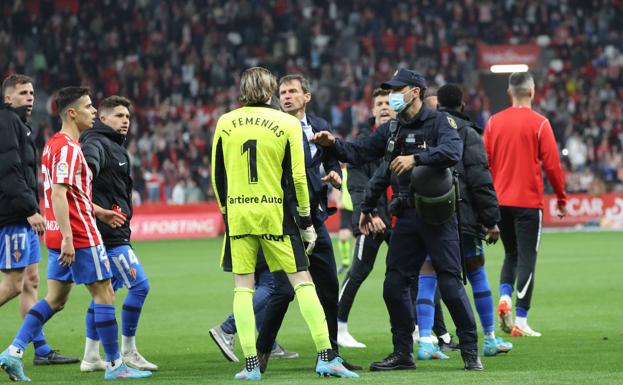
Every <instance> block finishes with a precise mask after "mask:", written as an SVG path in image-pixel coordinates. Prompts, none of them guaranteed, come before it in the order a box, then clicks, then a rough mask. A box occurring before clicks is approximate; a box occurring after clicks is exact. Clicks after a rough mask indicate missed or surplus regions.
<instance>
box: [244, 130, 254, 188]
mask: <svg viewBox="0 0 623 385" xmlns="http://www.w3.org/2000/svg"><path fill="white" fill-rule="evenodd" d="M245 152H248V155H247V160H248V162H249V183H250V184H254V183H257V140H256V139H249V140H247V141H246V142H244V143H243V144H242V155H244V153H245Z"/></svg>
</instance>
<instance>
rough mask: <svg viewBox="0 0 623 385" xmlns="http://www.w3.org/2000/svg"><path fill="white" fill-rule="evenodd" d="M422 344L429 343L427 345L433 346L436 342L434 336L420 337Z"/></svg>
mask: <svg viewBox="0 0 623 385" xmlns="http://www.w3.org/2000/svg"><path fill="white" fill-rule="evenodd" d="M420 342H427V343H430V344H432V343H433V342H434V340H433V337H432V336H428V337H420Z"/></svg>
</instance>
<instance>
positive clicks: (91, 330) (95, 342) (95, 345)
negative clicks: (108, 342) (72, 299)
mask: <svg viewBox="0 0 623 385" xmlns="http://www.w3.org/2000/svg"><path fill="white" fill-rule="evenodd" d="M85 318H86V326H87V338H86V341H85V343H84V360H85V361H89V362H95V361H96V360H98V359H99V358H100V336H99V335H98V334H97V329H96V328H95V304H94V303H93V300H92V299H91V303H89V308H88V309H87V315H86V317H85Z"/></svg>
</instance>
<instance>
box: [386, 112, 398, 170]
mask: <svg viewBox="0 0 623 385" xmlns="http://www.w3.org/2000/svg"><path fill="white" fill-rule="evenodd" d="M399 133H400V126H399V125H398V121H397V120H396V119H391V120H390V121H389V139H387V145H386V146H385V157H384V158H385V161H387V162H391V161H392V160H393V159H394V153H395V152H396V142H397V141H398V134H399Z"/></svg>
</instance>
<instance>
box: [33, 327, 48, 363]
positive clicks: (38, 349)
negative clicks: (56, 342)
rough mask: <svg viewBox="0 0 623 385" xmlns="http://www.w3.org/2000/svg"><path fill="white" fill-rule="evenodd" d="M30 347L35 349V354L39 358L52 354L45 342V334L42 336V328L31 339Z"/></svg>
mask: <svg viewBox="0 0 623 385" xmlns="http://www.w3.org/2000/svg"><path fill="white" fill-rule="evenodd" d="M32 345H33V346H34V347H35V354H36V355H38V356H39V357H46V356H47V355H48V354H50V353H51V352H52V348H50V347H49V346H48V343H47V341H46V340H45V334H43V328H42V329H41V330H39V333H37V335H35V338H33V339H32Z"/></svg>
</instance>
